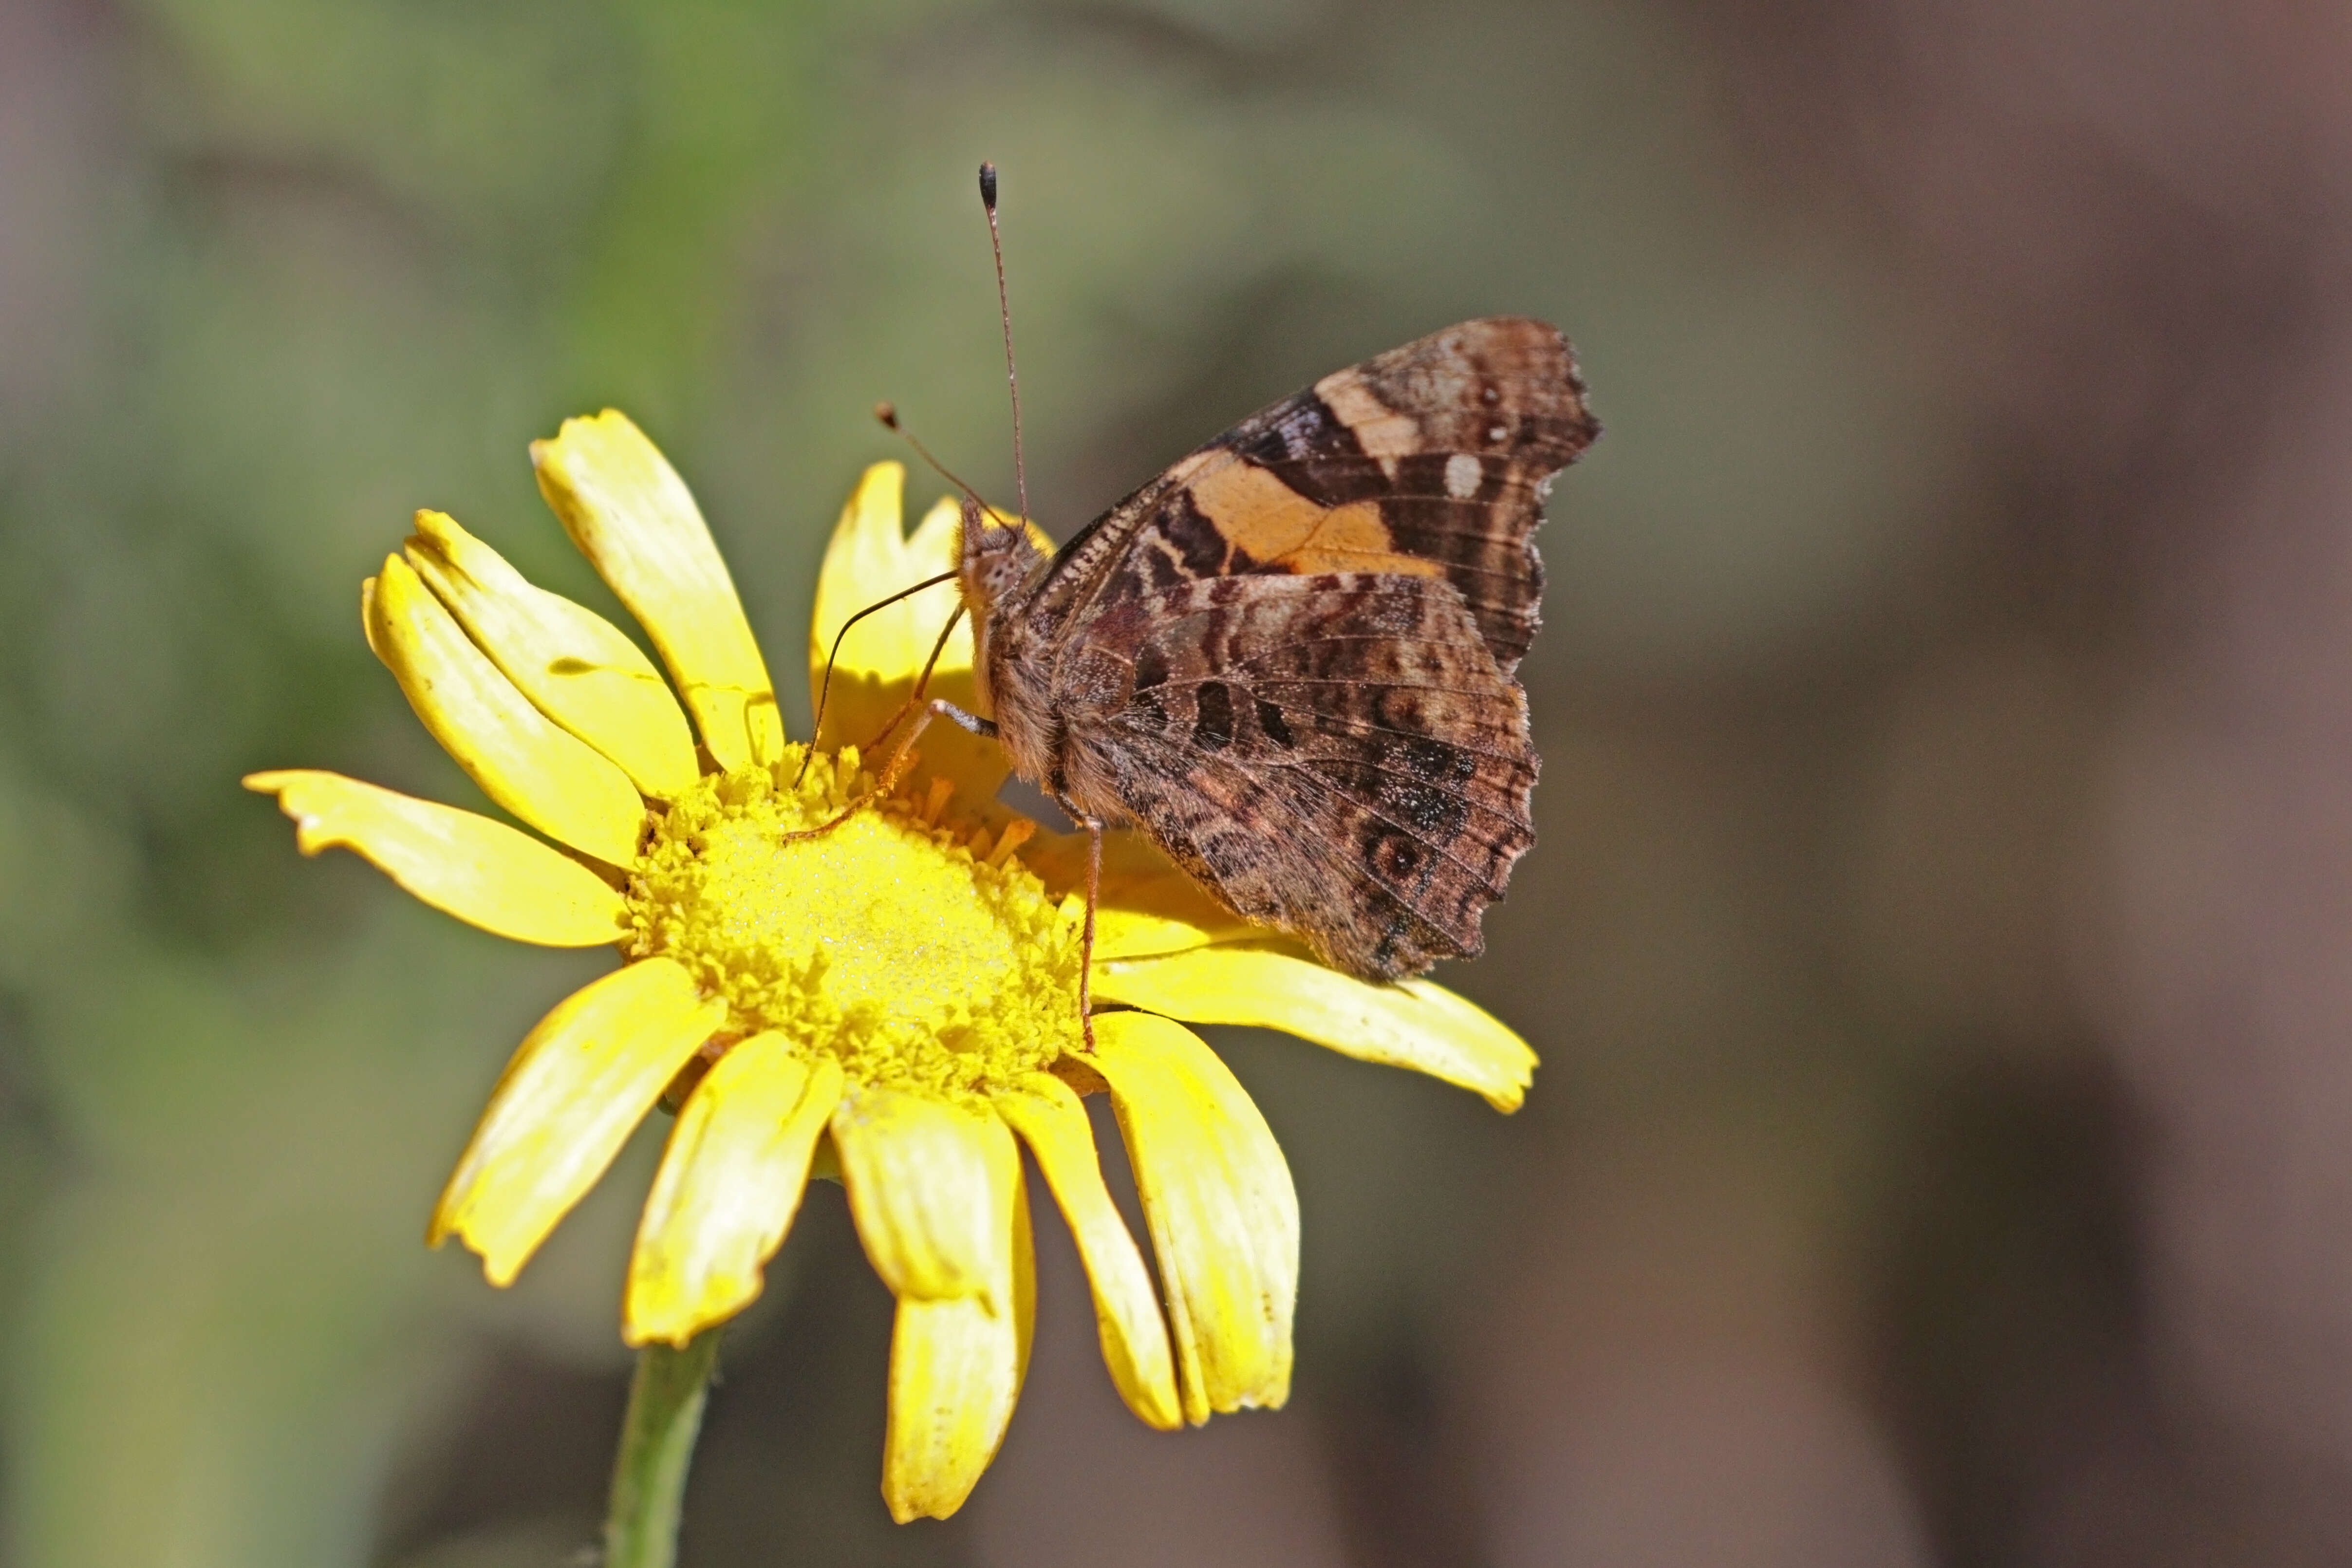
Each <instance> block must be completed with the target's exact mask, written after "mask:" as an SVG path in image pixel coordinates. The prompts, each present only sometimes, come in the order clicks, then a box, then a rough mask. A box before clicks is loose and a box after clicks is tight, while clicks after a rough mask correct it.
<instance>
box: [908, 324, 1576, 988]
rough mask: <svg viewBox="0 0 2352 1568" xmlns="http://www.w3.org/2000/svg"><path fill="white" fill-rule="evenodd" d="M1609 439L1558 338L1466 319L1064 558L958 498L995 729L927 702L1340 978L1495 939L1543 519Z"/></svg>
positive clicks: (1322, 391)
mask: <svg viewBox="0 0 2352 1568" xmlns="http://www.w3.org/2000/svg"><path fill="white" fill-rule="evenodd" d="M1600 428H1601V427H1600V426H1599V424H1598V423H1597V422H1596V421H1595V420H1594V419H1593V418H1592V416H1591V415H1590V414H1589V413H1588V412H1587V411H1586V409H1585V406H1584V384H1583V383H1582V381H1581V380H1580V378H1579V377H1578V374H1577V369H1576V360H1575V357H1574V354H1573V353H1572V351H1571V350H1570V347H1569V344H1568V342H1567V340H1566V339H1564V338H1563V337H1561V336H1560V334H1559V331H1558V330H1557V329H1555V328H1553V327H1550V326H1548V325H1546V324H1545V323H1543V322H1541V321H1528V320H1523V319H1511V318H1502V319H1496V320H1490V321H1465V322H1462V323H1461V324H1459V325H1457V326H1453V327H1448V328H1446V329H1445V330H1444V331H1441V332H1436V333H1433V334H1432V335H1431V336H1429V337H1426V338H1423V339H1421V340H1419V341H1418V342H1411V343H1407V344H1405V345H1404V346H1403V347H1402V348H1399V349H1392V350H1391V351H1390V352H1389V353H1384V354H1381V355H1380V356H1379V357H1377V358H1375V359H1370V360H1367V361H1365V362H1364V363H1361V364H1360V365H1356V366H1354V367H1352V368H1350V369H1348V370H1342V371H1338V372H1335V373H1333V374H1330V375H1327V376H1325V377H1324V378H1323V379H1322V380H1320V381H1318V382H1317V383H1316V384H1314V385H1313V386H1311V387H1309V388H1308V389H1307V390H1306V391H1305V392H1302V393H1300V394H1298V395H1297V396H1295V397H1291V398H1288V399H1286V400H1285V401H1283V402H1281V403H1277V404H1276V405H1274V406H1273V407H1271V408H1268V409H1266V410H1265V411H1264V412H1263V413H1260V414H1257V415H1255V416H1253V417H1251V418H1249V419H1246V420H1244V421H1243V422H1242V423H1241V424H1240V425H1237V426H1234V428H1233V429H1231V430H1229V431H1227V432H1226V433H1225V434H1224V435H1223V436H1220V437H1217V438H1216V439H1215V440H1214V441H1212V442H1210V443H1209V444H1208V445H1207V446H1205V447H1202V448H1201V449H1200V450H1198V451H1196V452H1194V453H1193V454H1192V455H1191V456H1190V457H1188V458H1184V459H1183V460H1182V461H1181V462H1179V463H1178V464H1176V466H1175V467H1173V468H1170V469H1169V470H1168V471H1167V472H1166V473H1164V474H1162V475H1160V477H1159V478H1158V479H1154V480H1152V481H1151V482H1150V484H1148V485H1145V486H1144V487H1143V488H1142V489H1139V490H1137V491H1136V492H1135V493H1134V494H1133V495H1130V496H1129V497H1128V498H1127V499H1126V500H1123V501H1121V502H1119V503H1118V505H1117V506H1115V507H1113V508H1111V509H1110V510H1108V512H1106V513H1104V514H1103V515H1102V516H1101V517H1100V518H1097V520H1096V521H1094V522H1093V523H1092V524H1090V525H1089V526H1088V527H1087V529H1086V530H1085V531H1083V532H1081V533H1079V534H1078V535H1077V536H1076V538H1074V539H1072V540H1071V541H1070V542H1069V543H1067V544H1066V545H1065V546H1063V547H1062V549H1061V550H1060V551H1058V552H1055V554H1053V555H1052V556H1050V557H1049V556H1047V555H1046V554H1045V552H1043V551H1041V550H1039V549H1038V548H1037V546H1036V545H1035V544H1034V542H1032V541H1031V539H1030V536H1029V534H1028V532H1027V531H1025V530H1024V529H1021V528H1013V527H999V526H994V525H992V522H991V521H990V520H989V519H988V518H987V517H986V516H985V515H984V514H983V513H982V511H981V510H980V509H979V508H978V507H977V506H976V505H974V504H972V503H971V502H970V501H969V500H968V501H967V502H966V503H965V507H964V521H963V539H962V554H961V568H960V573H961V585H962V590H963V599H964V605H965V607H966V608H967V609H969V610H970V611H971V616H972V622H973V626H975V628H976V630H977V633H978V649H977V656H978V657H977V661H976V663H977V669H978V674H979V678H980V684H981V691H982V696H983V699H984V700H986V702H987V703H988V704H989V706H990V707H991V709H992V712H993V715H994V717H993V720H988V719H982V718H978V717H975V716H974V715H971V714H968V713H964V712H961V711H960V710H955V709H953V708H951V707H950V706H949V705H948V704H946V703H936V702H935V703H933V704H932V705H931V707H930V712H936V713H939V714H941V715H943V716H945V717H948V718H950V719H952V720H954V721H956V722H958V723H960V724H961V725H963V726H964V727H965V728H966V729H969V730H971V731H974V732H975V733H979V734H992V735H994V736H995V737H996V738H997V740H998V741H999V742H1000V743H1002V744H1003V748H1004V751H1005V754H1006V756H1007V758H1008V760H1009V761H1010V762H1011V763H1012V764H1013V772H1014V773H1017V774H1019V775H1020V776H1021V777H1022V778H1023V779H1024V780H1027V781H1028V782H1030V783H1032V784H1037V785H1039V786H1041V787H1042V788H1043V789H1044V790H1045V792H1046V793H1047V794H1048V795H1051V796H1052V797H1053V798H1054V799H1055V801H1056V802H1057V803H1059V804H1060V805H1062V807H1063V808H1064V809H1065V810H1066V811H1067V812H1068V813H1069V814H1070V816H1072V817H1073V818H1074V819H1076V820H1077V821H1078V822H1080V823H1082V824H1083V825H1085V826H1087V828H1088V829H1089V830H1090V832H1091V833H1092V834H1093V835H1094V839H1093V847H1094V852H1095V853H1094V858H1093V864H1094V865H1096V866H1097V867H1098V866H1099V861H1100V844H1101V833H1102V830H1103V828H1104V827H1105V826H1120V825H1125V824H1132V825H1134V826H1137V827H1139V828H1140V829H1141V830H1142V831H1143V833H1144V834H1145V835H1146V836H1147V837H1150V840H1151V841H1152V842H1153V843H1154V844H1156V845H1158V846H1159V847H1160V849H1161V850H1162V851H1164V852H1165V853H1166V854H1167V855H1168V856H1169V858H1171V859H1172V860H1174V861H1175V862H1176V864H1178V865H1179V866H1181V867H1182V868H1184V869H1185V870H1186V871H1188V872H1190V873H1191V874H1192V877H1193V878H1194V879H1197V880H1198V881H1199V882H1200V883H1201V885H1202V887H1203V888H1205V889H1207V890H1208V891H1209V892H1211V893H1212V894H1213V895H1215V896H1216V897H1217V898H1218V899H1220V900H1223V902H1224V903H1225V904H1226V905H1228V906H1229V907H1230V908H1232V909H1233V910H1234V911H1235V912H1237V913H1239V914H1241V915H1244V916H1245V917H1247V918H1248V919H1250V920H1253V921H1259V922H1262V923H1264V924H1265V925H1269V926H1274V927H1277V928H1279V929H1281V930H1283V931H1289V932H1292V933H1294V934H1296V935H1297V936H1298V937H1300V938H1302V939H1303V940H1304V941H1306V942H1307V943H1308V944H1309V945H1311V946H1312V947H1313V948H1314V949H1315V951H1316V952H1318V954H1319V955H1321V956H1322V958H1323V959H1324V960H1325V961H1326V962H1327V963H1330V964H1332V965H1334V966H1335V967H1337V968H1339V969H1344V970H1346V971H1348V972H1349V973H1352V974H1357V975H1360V976H1363V977H1365V978H1367V979H1378V980H1388V979H1394V978H1397V977H1399V976H1402V975H1408V974H1416V973H1421V972H1422V971H1423V970H1425V969H1427V968H1428V967H1429V966H1430V965H1431V963H1433V962H1435V961H1436V960H1438V959H1440V958H1456V957H1466V956H1471V955H1475V954H1476V953H1477V952H1480V951H1481V949H1482V948H1483V947H1484V946H1485V939H1484V937H1483V935H1482V934H1481V932H1480V930H1479V921H1480V917H1481V916H1482V915H1483V914H1484V913H1485V911H1486V906H1487V905H1488V904H1490V903H1492V902H1494V901H1495V900H1497V899H1499V898H1501V897H1502V896H1503V889H1504V886H1505V884H1506V883H1507V882H1508V881H1509V879H1510V875H1511V868H1512V866H1513V864H1514V863H1515V862H1517V859H1518V858H1519V857H1520V856H1521V855H1523V854H1525V853H1526V852H1527V850H1528V847H1530V846H1532V845H1533V844H1534V842H1535V826H1534V823H1533V821H1532V819H1531V817H1530V816H1529V801H1530V796H1531V795H1532V794H1533V791H1534V788H1535V783H1536V772H1537V766H1538V763H1537V757H1536V753H1535V748H1534V746H1533V744H1532V742H1530V740H1529V737H1528V703H1527V694H1526V692H1525V691H1523V690H1522V689H1520V686H1519V683H1518V681H1517V679H1516V678H1515V672H1516V671H1517V668H1518V663H1519V659H1520V657H1521V656H1522V655H1524V654H1525V653H1526V652H1527V649H1528V642H1529V641H1530V640H1531V639H1532V638H1533V637H1534V636H1535V631H1536V626H1537V601H1538V598H1539V597H1540V595H1541V594H1542V591H1543V565H1542V563H1541V562H1540V561H1539V560H1538V558H1537V555H1536V550H1535V542H1534V535H1535V531H1536V527H1537V525H1538V523H1539V522H1541V521H1542V508H1543V502H1544V498H1545V495H1546V493H1547V492H1548V491H1549V489H1550V485H1551V479H1552V476H1553V475H1554V474H1555V473H1557V472H1558V471H1559V469H1560V468H1564V467H1566V466H1567V465H1568V464H1569V463H1570V462H1573V461H1574V460H1575V459H1576V458H1577V456H1578V455H1579V454H1580V453H1581V452H1582V451H1583V450H1584V448H1585V447H1587V446H1589V445H1591V442H1592V440H1593V438H1594V437H1596V436H1598V435H1599V434H1600ZM923 717H924V718H926V719H927V718H929V713H926V714H925V715H923ZM909 739H910V740H911V736H910V737H909ZM1090 880H1091V879H1090ZM1093 903H1094V900H1093V897H1092V889H1091V888H1090V889H1089V898H1088V908H1087V941H1088V945H1089V949H1090V948H1091V943H1092V934H1093Z"/></svg>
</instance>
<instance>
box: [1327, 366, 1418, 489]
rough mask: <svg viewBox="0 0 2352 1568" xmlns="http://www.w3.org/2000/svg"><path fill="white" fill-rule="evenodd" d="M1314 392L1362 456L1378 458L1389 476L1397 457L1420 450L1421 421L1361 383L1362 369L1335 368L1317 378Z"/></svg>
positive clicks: (1409, 455)
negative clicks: (1347, 431) (1346, 428)
mask: <svg viewBox="0 0 2352 1568" xmlns="http://www.w3.org/2000/svg"><path fill="white" fill-rule="evenodd" d="M1315 395H1316V396H1318V397H1319V398H1321V399H1322V400H1323V406H1325V407H1326V408H1328V409H1329V410H1330V411H1331V412H1332V413H1334V414H1336V415H1338V416H1339V423H1341V424H1342V425H1345V426H1347V427H1348V429H1349V433H1350V434H1351V435H1353V436H1354V437H1356V445H1357V447H1359V448H1360V449H1361V450H1362V452H1363V454H1364V456H1366V457H1368V458H1373V459H1375V460H1376V461H1378V462H1379V463H1380V465H1381V468H1382V469H1383V470H1385V471H1386V472H1387V473H1389V474H1390V475H1391V477H1393V476H1394V475H1395V472H1396V469H1395V468H1394V464H1395V462H1396V460H1397V459H1398V458H1411V457H1415V456H1418V455H1419V454H1420V452H1421V449H1422V443H1421V425H1420V422H1419V421H1417V420H1415V419H1414V418H1413V416H1412V415H1410V414H1400V413H1398V412H1397V411H1396V410H1395V409H1393V408H1391V407H1390V406H1389V405H1387V404H1385V403H1382V402H1381V400H1380V399H1379V398H1378V397H1377V396H1375V395H1373V393H1372V389H1371V388H1370V387H1369V386H1367V385H1365V384H1364V377H1363V374H1362V373H1361V372H1360V371H1359V370H1357V369H1356V368H1355V367H1354V366H1352V365H1351V366H1349V368H1348V369H1346V370H1335V371H1333V372H1332V373H1331V374H1328V375H1327V376H1325V377H1324V378H1323V379H1322V380H1320V381H1318V382H1317V383H1316V384H1315Z"/></svg>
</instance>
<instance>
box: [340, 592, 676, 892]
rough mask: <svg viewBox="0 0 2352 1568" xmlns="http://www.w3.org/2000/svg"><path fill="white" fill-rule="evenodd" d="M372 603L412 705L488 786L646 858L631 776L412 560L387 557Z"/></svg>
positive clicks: (555, 823) (625, 856)
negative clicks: (496, 651)
mask: <svg viewBox="0 0 2352 1568" xmlns="http://www.w3.org/2000/svg"><path fill="white" fill-rule="evenodd" d="M365 605H366V609H367V613H368V617H369V622H370V629H371V633H372V635H371V637H370V639H369V640H370V642H371V645H372V646H373V647H375V649H376V651H377V653H378V655H379V656H380V657H381V658H383V662H384V664H385V665H386V666H387V667H389V668H390V669H391V670H392V673H393V674H394V676H395V677H397V678H398V679H399V681H400V689H401V690H403V691H404V692H406V693H407V694H408V705H409V706H410V707H412V708H414V709H415V710H416V716H417V717H418V718H419V719H422V720H424V721H425V728H426V729H427V730H430V731H432V732H433V738H434V739H435V740H436V741H438V742H441V744H442V747H443V748H444V749H445V750H446V751H447V752H448V753H449V754H450V755H451V756H452V757H455V758H456V759H457V765H458V766H459V767H461V768H463V769H465V770H466V772H467V774H468V775H469V776H470V777H471V778H472V779H473V781H474V782H475V783H476V784H480V785H481V786H482V793H483V794H485V795H488V796H489V797H490V798H491V799H492V800H494V801H497V802H498V803H499V805H502V806H505V807H506V808H507V809H508V810H509V811H511V812H513V813H514V814H515V815H516V816H520V817H521V818H522V819H523V820H524V821H525V822H528V823H530V825H531V826H533V827H536V828H538V829H539V830H540V831H541V832H542V833H544V834H546V835H547V836H548V837H551V838H556V839H561V840H562V842H564V843H566V844H569V845H571V846H572V847H573V848H574V849H580V850H584V851H586V852H587V853H588V854H591V855H593V856H595V857H596V858H598V859H600V860H604V861H609V862H610V863H612V864H613V865H615V866H626V865H628V864H630V863H631V862H632V861H634V860H635V859H636V858H637V833H638V830H639V829H640V828H642V827H643V826H645V818H646V808H645V802H644V801H643V800H641V799H640V798H639V797H638V795H637V790H636V786H635V784H631V783H630V782H629V775H628V774H626V773H623V772H622V771H621V770H620V769H619V768H617V767H614V765H613V764H612V763H609V762H606V761H605V760H604V758H603V757H602V756H600V755H598V754H597V753H596V752H594V751H593V750H592V749H591V748H590V747H589V745H588V743H587V742H584V741H582V740H580V739H579V738H577V737H576V736H574V735H572V733H571V732H570V731H565V730H561V729H558V728H557V727H556V726H555V725H554V724H553V723H551V722H550V721H549V720H548V718H547V716H546V715H545V714H543V713H541V711H540V710H538V709H536V708H534V707H532V706H531V705H530V702H529V701H527V700H525V699H524V697H523V694H522V693H521V692H520V691H518V690H516V689H515V686H514V682H512V681H510V680H509V679H507V678H506V677H505V676H503V675H501V674H499V669H498V667H497V666H496V665H494V664H492V663H491V662H490V661H489V660H488V658H485V657H483V654H482V650H481V649H479V648H478V647H475V646H474V645H473V643H472V642H471V641H469V640H468V639H467V636H466V634H465V632H464V631H463V630H461V629H460V628H459V627H458V626H457V622H456V621H455V620H453V619H452V618H451V617H450V615H449V612H448V611H447V610H446V609H443V608H442V607H441V601H440V600H438V599H436V598H435V597H434V596H433V594H432V591H431V590H430V589H428V588H426V587H425V584H423V583H422V582H420V581H418V579H417V576H416V574H415V572H412V571H411V570H409V566H408V563H407V562H405V561H403V560H402V559H401V558H400V557H399V556H397V555H394V556H392V557H390V558H388V559H387V560H386V561H385V562H384V563H383V574H381V575H380V576H378V577H377V578H376V579H375V587H374V588H373V590H372V591H370V592H369V593H368V594H367V595H366V597H365Z"/></svg>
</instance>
